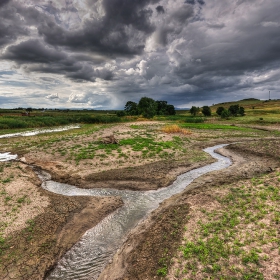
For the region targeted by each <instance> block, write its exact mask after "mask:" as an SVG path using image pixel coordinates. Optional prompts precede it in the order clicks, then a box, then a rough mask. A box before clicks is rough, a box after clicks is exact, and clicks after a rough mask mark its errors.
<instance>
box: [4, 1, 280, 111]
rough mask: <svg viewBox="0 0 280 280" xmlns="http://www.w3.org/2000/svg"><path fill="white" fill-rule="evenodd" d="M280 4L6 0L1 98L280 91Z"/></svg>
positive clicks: (66, 100)
mask: <svg viewBox="0 0 280 280" xmlns="http://www.w3.org/2000/svg"><path fill="white" fill-rule="evenodd" d="M279 12H280V3H279V1H278V0H266V1H264V0H256V1H255V2H254V4H252V2H251V1H240V0H235V1H230V0H225V1H219V0H211V1H210V0H208V1H207V0H172V1H171V0H135V1H128V0H58V1H45V0H38V1H36V2H34V1H31V0H26V1H19V0H10V1H8V0H3V1H1V3H0V59H1V64H0V73H4V74H3V75H0V83H1V89H0V96H2V99H1V100H3V101H5V102H4V104H3V106H6V107H9V106H11V105H9V104H13V105H14V104H15V103H17V102H19V100H20V98H19V97H20V96H21V94H22V98H25V103H24V104H27V103H26V102H28V104H27V105H29V106H34V107H36V106H39V107H42V106H43V105H42V103H44V102H46V103H45V106H43V107H47V106H60V107H65V106H66V107H67V106H68V107H77V106H78V107H81V108H103V109H105V108H117V109H118V108H123V106H124V104H125V102H126V101H127V100H132V101H138V100H139V99H140V98H141V97H142V96H150V97H152V98H154V99H157V100H167V101H168V102H169V103H171V104H174V105H175V106H176V107H190V106H192V105H198V106H202V105H209V104H212V103H218V102H224V101H227V100H232V99H237V100H238V99H243V98H249V97H255V98H265V97H266V95H267V94H266V93H267V92H268V91H269V90H270V91H271V95H272V97H274V98H280V94H279V88H280V85H279V79H278V77H279V74H280V69H279V65H280V64H279V62H280V52H279V49H280V32H279V28H280V20H279ZM5 73H9V75H8V74H5ZM54 92H55V93H54ZM57 94H58V95H57ZM7 96H9V97H7ZM40 96H41V100H40ZM58 96H59V98H58ZM4 97H5V98H4ZM7 98H8V99H7ZM26 100H27V101H26ZM19 103H20V102H19ZM39 104H40V105H39ZM18 106H21V104H18ZM15 107H16V106H15Z"/></svg>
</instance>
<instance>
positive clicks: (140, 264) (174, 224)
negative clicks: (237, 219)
mask: <svg viewBox="0 0 280 280" xmlns="http://www.w3.org/2000/svg"><path fill="white" fill-rule="evenodd" d="M268 146H270V147H274V148H271V149H268V148H267V147H268ZM278 148H279V141H278V140H270V141H268V140H259V141H253V142H252V143H251V144H250V145H249V144H248V143H241V144H235V145H231V146H229V147H227V148H225V149H222V150H220V152H221V153H222V154H224V155H226V156H230V157H231V158H232V160H233V162H234V164H233V165H232V166H231V167H229V168H227V169H225V170H222V171H218V172H212V173H209V174H206V175H204V176H202V177H200V178H198V179H196V180H195V181H194V182H193V183H192V184H191V185H190V186H189V187H188V188H187V189H186V190H185V191H184V192H183V193H181V194H178V195H175V196H173V197H171V198H170V199H168V200H166V201H165V202H164V203H162V204H161V206H160V207H159V208H158V209H157V210H155V211H154V212H153V213H152V214H151V216H150V217H149V219H148V220H146V221H145V222H143V223H141V224H140V225H139V226H138V227H137V228H135V229H134V230H133V232H131V233H130V235H129V237H128V239H127V241H126V242H125V243H124V245H123V246H122V247H121V249H120V250H119V251H118V253H117V254H116V255H115V256H114V258H113V261H112V263H111V264H109V265H108V266H107V268H106V269H105V270H104V271H103V272H102V274H101V275H100V277H99V278H98V279H99V280H116V279H118V280H120V279H125V280H128V279H131V280H132V279H141V280H144V279H162V277H161V276H159V275H158V273H157V271H158V269H160V268H162V267H168V266H169V265H170V263H171V260H172V257H173V256H174V254H176V250H177V249H178V247H179V246H180V245H181V242H182V239H183V235H184V232H185V229H184V227H185V225H186V224H187V222H188V221H189V220H190V219H191V217H190V215H189V213H190V207H191V204H190V203H189V202H190V201H192V197H200V194H203V193H207V195H206V196H201V197H203V199H202V200H200V201H195V203H196V204H197V203H199V205H201V207H203V205H204V204H206V203H207V202H208V201H211V199H212V197H211V196H212V194H211V188H212V187H213V186H223V185H224V184H230V183H232V182H237V181H239V180H242V179H248V178H252V177H253V176H256V175H259V174H262V173H267V172H271V171H273V170H275V168H277V167H279V166H280V162H279V156H278V154H276V153H275V150H276V151H277V149H278ZM172 279H173V278H172ZM174 279H177V278H176V277H175V278H174ZM197 279H200V278H197Z"/></svg>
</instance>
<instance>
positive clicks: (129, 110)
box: [124, 101, 138, 116]
mask: <svg viewBox="0 0 280 280" xmlns="http://www.w3.org/2000/svg"><path fill="white" fill-rule="evenodd" d="M124 111H125V112H126V114H127V115H130V116H135V115H138V106H137V103H136V102H133V101H127V102H126V104H125V106H124Z"/></svg>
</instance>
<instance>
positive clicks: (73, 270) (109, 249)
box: [39, 145, 231, 280]
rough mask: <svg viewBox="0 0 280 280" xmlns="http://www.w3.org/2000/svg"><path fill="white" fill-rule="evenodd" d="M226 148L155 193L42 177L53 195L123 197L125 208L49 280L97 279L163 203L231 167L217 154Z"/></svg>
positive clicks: (211, 151)
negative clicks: (92, 186)
mask: <svg viewBox="0 0 280 280" xmlns="http://www.w3.org/2000/svg"><path fill="white" fill-rule="evenodd" d="M224 146H226V145H217V146H214V147H210V148H207V149H205V150H204V151H205V152H207V153H209V154H210V155H211V156H212V157H214V158H215V159H217V161H216V162H214V163H212V164H209V165H207V166H204V167H200V168H197V169H194V170H191V171H189V172H186V173H184V174H182V175H180V176H178V177H177V179H176V180H175V181H174V182H173V184H172V185H170V186H168V187H166V188H162V189H158V190H152V191H130V190H115V189H80V188H76V187H75V186H71V185H66V184H61V183H57V182H54V181H52V180H50V177H49V176H48V174H46V173H43V174H41V175H39V176H40V178H41V180H42V181H43V183H42V187H43V188H44V189H46V190H48V191H50V192H53V193H57V194H62V195H66V196H120V197H121V198H122V199H123V201H124V206H123V207H121V208H119V209H118V210H116V211H115V212H113V213H111V214H110V215H108V216H107V217H106V218H105V219H103V220H102V221H101V222H100V223H99V224H98V225H96V226H95V227H93V228H92V229H90V230H88V231H87V232H86V233H85V234H84V235H83V237H82V238H81V239H80V241H78V242H77V243H76V244H75V245H74V246H73V247H72V248H71V249H70V250H69V251H68V252H67V253H66V254H65V255H64V257H63V258H62V259H61V260H60V261H59V263H58V265H57V266H56V267H55V268H54V270H53V271H52V272H51V273H50V275H49V276H48V277H47V279H48V280H54V279H68V280H70V279H73V280H74V279H75V280H78V279H79V280H88V279H97V278H98V276H99V275H100V273H101V272H102V270H103V269H104V268H105V266H106V265H107V264H108V263H109V262H110V260H111V259H112V258H113V255H114V254H115V253H116V251H117V249H118V248H119V247H120V246H121V245H122V244H123V242H124V241H125V239H126V237H127V235H128V233H129V231H130V230H131V229H133V228H134V227H135V226H136V225H137V224H138V223H139V222H141V221H143V220H144V219H145V217H147V216H148V214H149V213H151V211H153V210H155V209H156V208H158V206H159V204H160V203H161V202H162V201H163V200H165V199H167V198H169V197H171V196H172V195H174V194H177V193H180V192H182V191H183V190H185V189H187V188H188V187H187V186H188V185H189V184H190V183H191V182H192V181H193V180H194V179H196V178H198V177H200V176H202V175H204V174H206V173H208V172H211V171H215V170H221V169H223V168H226V167H228V166H230V165H231V161H230V159H229V158H227V157H224V156H222V155H220V154H217V153H215V150H216V149H219V148H222V147H224Z"/></svg>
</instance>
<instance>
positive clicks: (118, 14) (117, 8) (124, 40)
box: [38, 0, 159, 55]
mask: <svg viewBox="0 0 280 280" xmlns="http://www.w3.org/2000/svg"><path fill="white" fill-rule="evenodd" d="M157 2H159V0H137V1H127V0H110V1H109V0H103V1H102V7H103V8H104V12H105V14H104V16H102V17H101V18H90V19H87V20H85V21H84V24H83V26H82V27H81V28H80V29H78V30H76V31H74V32H73V31H68V30H65V29H64V28H63V27H61V26H59V25H58V24H57V22H55V21H51V20H50V21H45V22H43V23H42V24H40V26H39V27H38V31H39V34H40V35H41V36H43V38H44V40H45V41H46V42H47V43H49V44H51V45H57V46H67V48H72V49H75V50H77V49H81V50H89V51H94V52H99V53H104V54H107V55H134V54H140V53H141V52H142V51H143V50H144V47H145V40H146V36H147V35H149V34H151V33H152V32H153V31H154V30H155V26H154V25H153V24H152V23H151V22H150V18H151V16H152V13H153V11H152V9H150V8H146V6H147V5H148V4H154V3H157Z"/></svg>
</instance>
